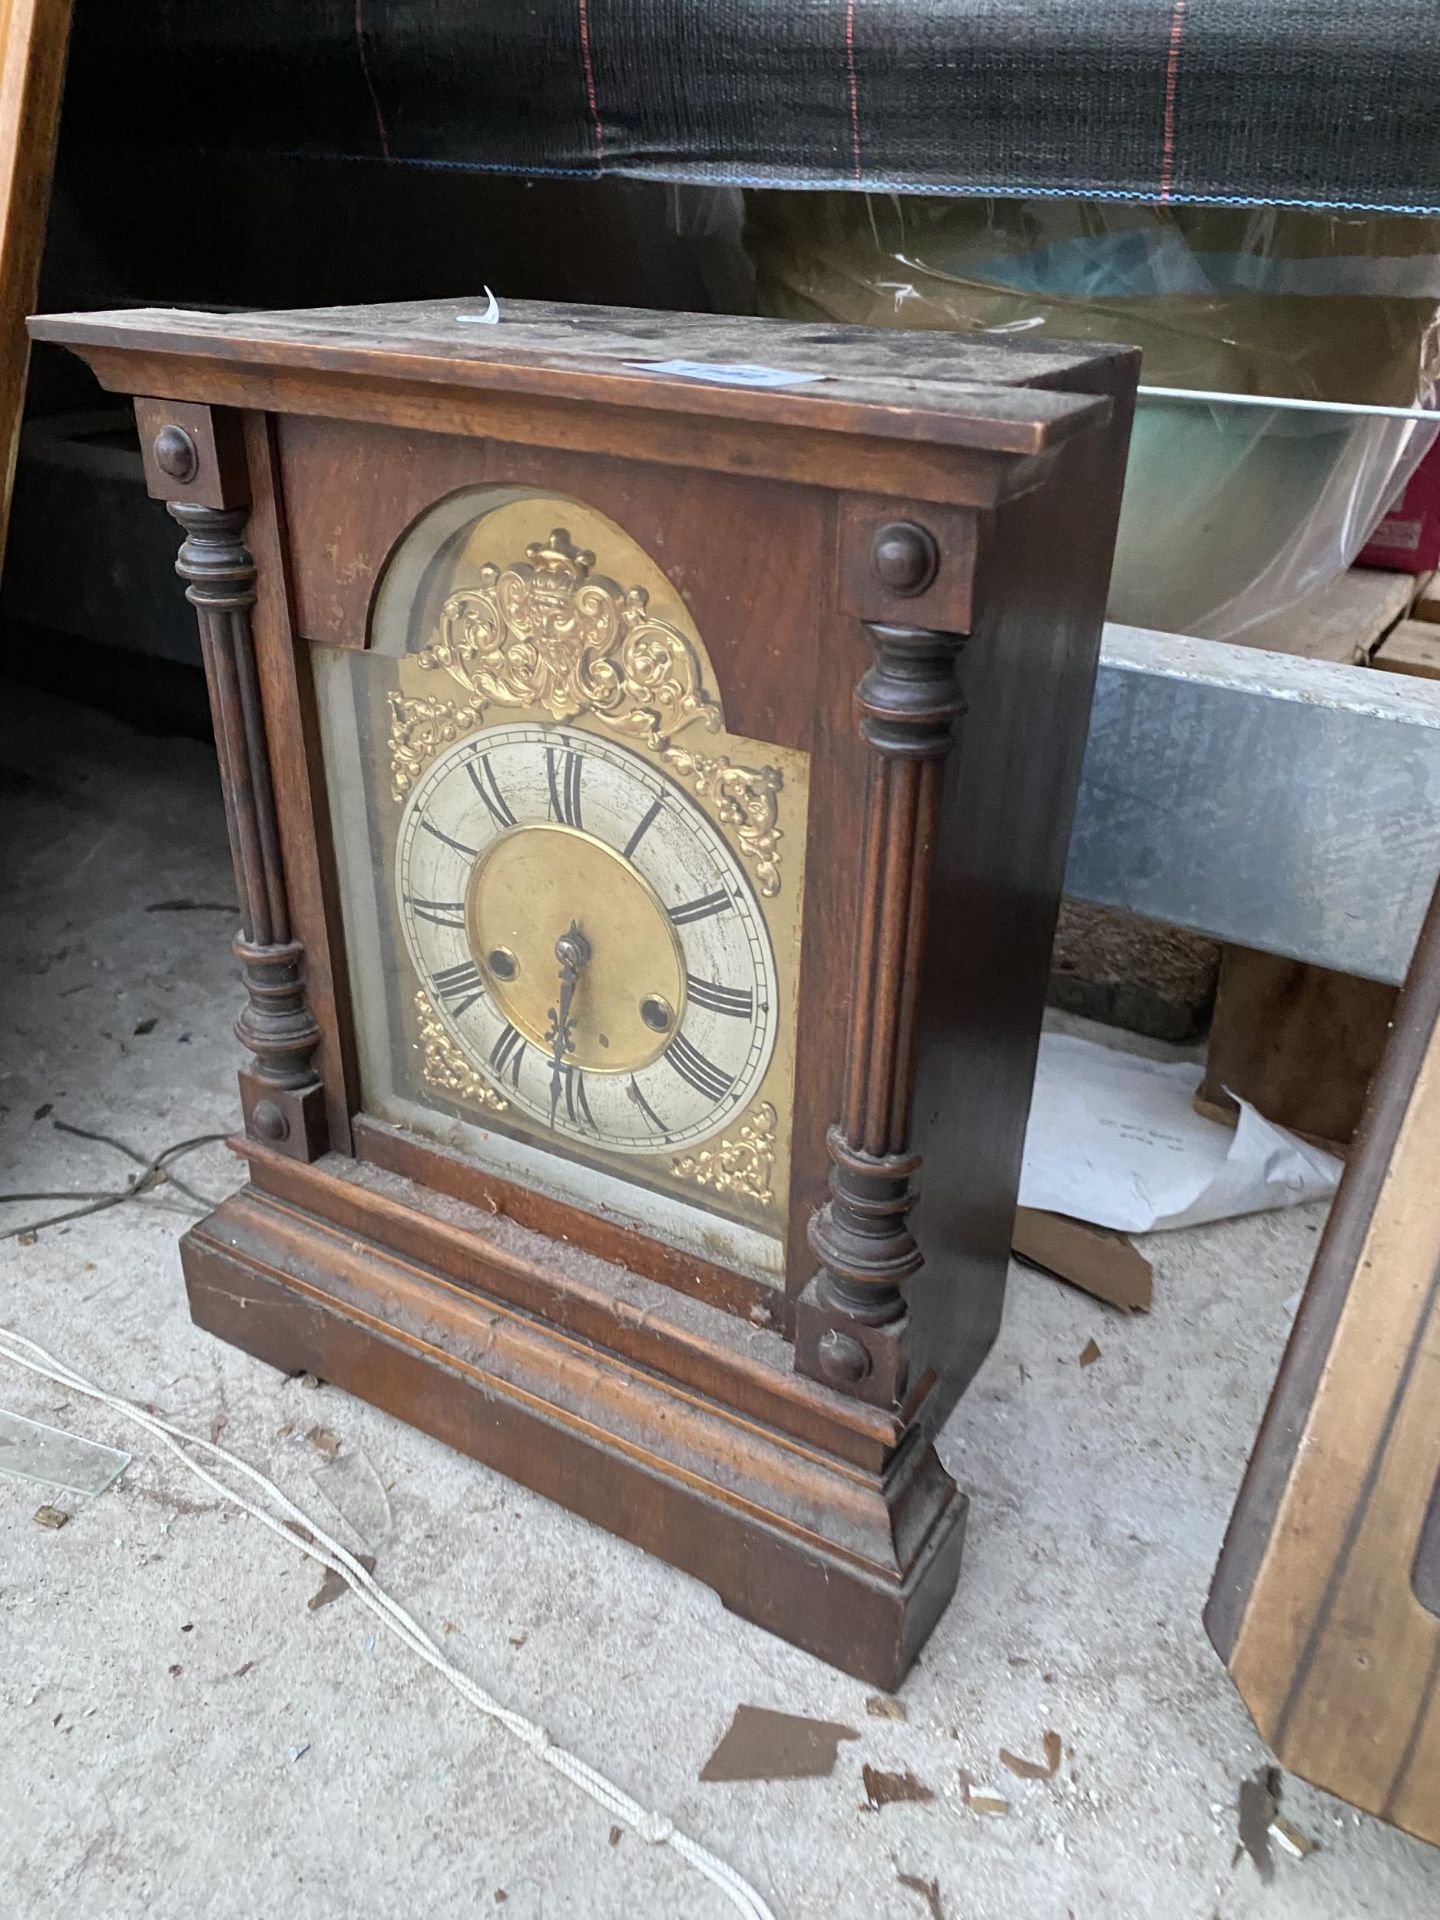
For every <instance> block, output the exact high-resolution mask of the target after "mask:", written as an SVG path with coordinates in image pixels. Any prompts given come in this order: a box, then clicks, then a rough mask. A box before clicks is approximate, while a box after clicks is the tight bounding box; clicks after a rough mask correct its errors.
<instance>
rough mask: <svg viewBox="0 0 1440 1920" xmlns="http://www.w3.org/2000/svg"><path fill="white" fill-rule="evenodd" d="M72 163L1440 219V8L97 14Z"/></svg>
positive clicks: (498, 6)
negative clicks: (434, 174)
mask: <svg viewBox="0 0 1440 1920" xmlns="http://www.w3.org/2000/svg"><path fill="white" fill-rule="evenodd" d="M66 130H67V135H68V137H69V138H71V139H72V140H83V141H86V142H94V143H96V144H97V145H105V146H111V147H113V146H115V145H117V144H121V145H123V144H126V143H130V144H139V145H143V146H150V147H155V146H170V147H174V146H180V147H184V148H189V149H192V150H193V149H194V148H196V147H199V148H220V149H234V148H237V147H239V148H245V149H248V150H250V151H254V152H260V153H271V154H312V155H321V154H326V155H344V156H347V157H353V158H355V159H364V160H372V161H379V162H383V161H385V160H389V161H391V162H400V161H410V162H424V163H428V164H431V165H448V166H466V167H475V168H486V169H493V170H498V171H502V172H517V173H547V172H553V173H560V174H571V175H588V174H595V173H600V172H617V173H624V174H629V175H635V176H645V177H649V178H652V179H662V180H676V181H692V182H694V181H701V182H705V181H708V182H726V183H732V184H752V183H754V184H759V183H763V184H767V185H774V186H856V187H869V188H877V189H883V188H902V189H909V190H918V191H925V192H960V193H966V192H968V193H998V194H1065V195H1085V196H1107V195H1109V196H1116V197H1119V198H1123V199H1143V200H1166V199H1173V200H1176V201H1187V200H1222V201H1229V200H1233V201H1238V202H1249V203H1271V204H1282V205H1286V204H1288V205H1293V204H1303V205H1321V206H1331V207H1336V206H1338V207H1357V208H1391V209H1395V210H1400V211H1427V212H1435V211H1440V6H1437V0H77V14H76V23H75V32H74V41H73V49H72V56H71V70H70V85H69V92H68V95H67V102H66Z"/></svg>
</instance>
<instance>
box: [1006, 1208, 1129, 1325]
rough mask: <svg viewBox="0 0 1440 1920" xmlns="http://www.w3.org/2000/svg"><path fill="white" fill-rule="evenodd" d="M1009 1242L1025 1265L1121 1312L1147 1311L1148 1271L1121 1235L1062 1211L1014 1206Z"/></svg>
mask: <svg viewBox="0 0 1440 1920" xmlns="http://www.w3.org/2000/svg"><path fill="white" fill-rule="evenodd" d="M1010 1245H1011V1248H1012V1250H1013V1251H1014V1253H1015V1255H1016V1257H1017V1258H1018V1259H1021V1260H1024V1261H1025V1262H1026V1263H1027V1264H1028V1265H1029V1266H1032V1267H1039V1268H1041V1269H1042V1271H1044V1272H1045V1273H1049V1274H1053V1275H1054V1277H1055V1278H1056V1279H1057V1280H1068V1281H1069V1283H1070V1285H1071V1286H1072V1287H1080V1288H1082V1289H1083V1290H1084V1291H1085V1292H1086V1293H1089V1294H1093V1295H1094V1296H1095V1298H1096V1299H1097V1300H1104V1301H1106V1302H1107V1303H1108V1304H1109V1305H1110V1306H1112V1307H1119V1308H1120V1309H1121V1311H1122V1312H1124V1313H1148V1312H1149V1311H1150V1303H1151V1298H1152V1295H1153V1293H1154V1269H1153V1267H1152V1266H1151V1265H1150V1262H1149V1261H1148V1260H1147V1259H1146V1258H1145V1256H1144V1254H1143V1253H1141V1252H1139V1250H1138V1249H1137V1248H1135V1247H1134V1246H1132V1245H1131V1243H1130V1241H1129V1240H1128V1239H1127V1238H1126V1237H1125V1235H1124V1234H1123V1233H1115V1232H1113V1231H1112V1230H1111V1229H1110V1228H1109V1227H1092V1226H1091V1225H1090V1223H1089V1222H1088V1221H1086V1220H1072V1219H1070V1217H1069V1216H1068V1215H1067V1214H1063V1213H1042V1212H1041V1211H1040V1209H1039V1208H1037V1207H1017V1208H1016V1209H1015V1225H1014V1228H1013V1229H1012V1231H1011V1235H1010Z"/></svg>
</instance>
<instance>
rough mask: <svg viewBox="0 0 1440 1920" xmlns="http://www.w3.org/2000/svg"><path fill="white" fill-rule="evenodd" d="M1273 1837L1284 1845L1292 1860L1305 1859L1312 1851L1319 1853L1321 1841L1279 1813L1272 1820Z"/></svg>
mask: <svg viewBox="0 0 1440 1920" xmlns="http://www.w3.org/2000/svg"><path fill="white" fill-rule="evenodd" d="M1270 1833H1271V1837H1272V1838H1273V1839H1274V1840H1275V1842H1276V1843H1277V1845H1279V1846H1282V1847H1283V1848H1284V1849H1285V1851H1286V1852H1287V1853H1288V1854H1289V1855H1290V1857H1291V1859H1292V1860H1304V1859H1306V1858H1308V1856H1309V1855H1310V1854H1312V1853H1319V1851H1320V1842H1319V1841H1318V1840H1312V1839H1311V1838H1310V1836H1309V1834H1308V1833H1302V1832H1301V1831H1300V1829H1299V1827H1297V1826H1295V1825H1294V1823H1293V1822H1292V1821H1289V1820H1287V1819H1286V1818H1285V1816H1284V1814H1283V1813H1277V1814H1276V1815H1275V1818H1274V1819H1273V1820H1272V1821H1271V1822H1270Z"/></svg>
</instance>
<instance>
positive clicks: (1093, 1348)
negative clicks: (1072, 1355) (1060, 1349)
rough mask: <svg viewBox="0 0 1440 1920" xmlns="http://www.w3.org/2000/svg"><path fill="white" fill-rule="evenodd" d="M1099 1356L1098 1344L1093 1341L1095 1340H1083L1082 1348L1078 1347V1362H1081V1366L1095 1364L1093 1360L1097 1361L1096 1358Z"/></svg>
mask: <svg viewBox="0 0 1440 1920" xmlns="http://www.w3.org/2000/svg"><path fill="white" fill-rule="evenodd" d="M1099 1358H1100V1349H1099V1347H1098V1346H1097V1345H1096V1343H1095V1341H1094V1340H1093V1339H1092V1340H1087V1341H1086V1342H1085V1344H1084V1346H1083V1347H1082V1348H1081V1349H1080V1364H1081V1366H1082V1367H1093V1366H1094V1364H1095V1362H1096V1361H1097V1360H1098V1359H1099Z"/></svg>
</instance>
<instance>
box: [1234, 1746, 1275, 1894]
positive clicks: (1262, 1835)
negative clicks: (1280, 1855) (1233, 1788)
mask: <svg viewBox="0 0 1440 1920" xmlns="http://www.w3.org/2000/svg"><path fill="white" fill-rule="evenodd" d="M1280 1784H1281V1782H1280V1769H1279V1768H1278V1767H1261V1768H1260V1769H1259V1770H1258V1771H1257V1772H1255V1773H1252V1774H1251V1775H1250V1777H1249V1779H1248V1780H1242V1781H1241V1782H1240V1800H1239V1807H1238V1814H1239V1832H1240V1844H1239V1846H1237V1847H1236V1849H1235V1858H1236V1860H1239V1858H1240V1856H1241V1854H1242V1853H1248V1854H1249V1856H1250V1858H1251V1860H1252V1861H1253V1862H1254V1864H1255V1871H1256V1872H1257V1873H1258V1874H1259V1876H1260V1878H1261V1880H1262V1881H1263V1882H1264V1883H1265V1885H1266V1886H1267V1887H1268V1886H1269V1885H1270V1882H1271V1881H1272V1880H1273V1879H1274V1878H1275V1858H1274V1855H1273V1854H1272V1853H1271V1851H1270V1829H1271V1827H1272V1825H1273V1824H1274V1821H1275V1816H1276V1814H1277V1813H1278V1812H1279V1810H1280Z"/></svg>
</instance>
